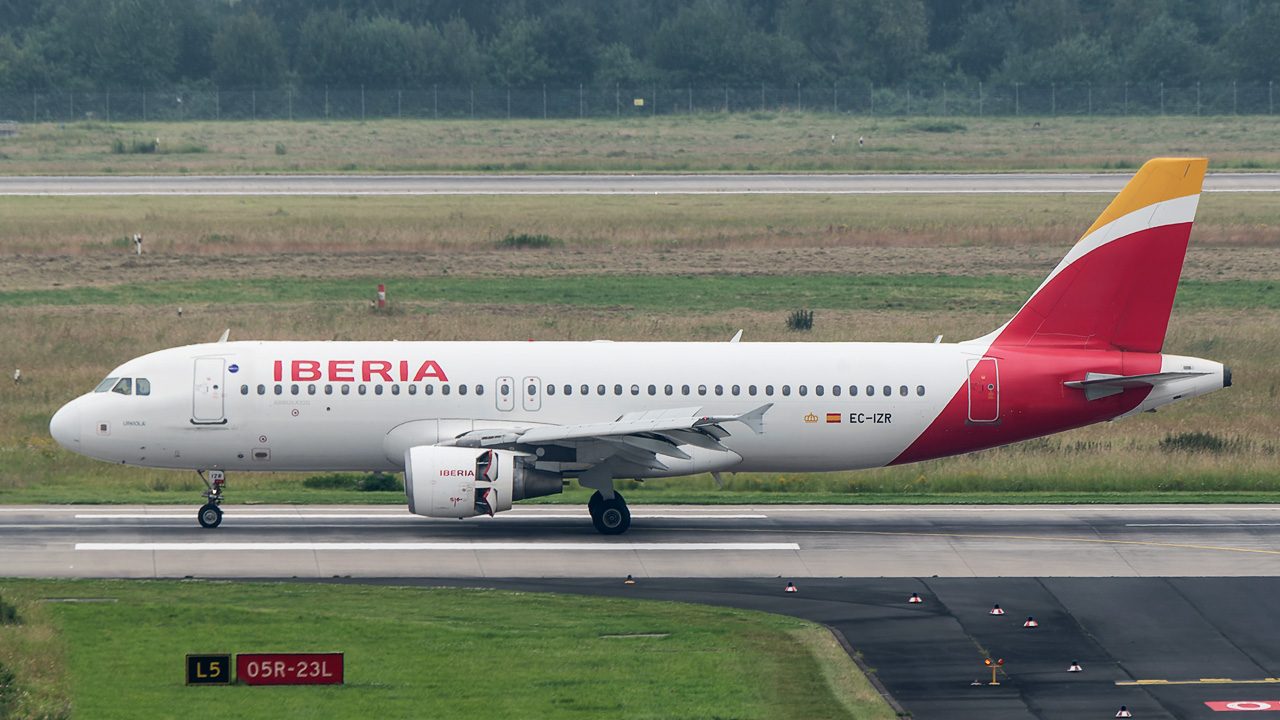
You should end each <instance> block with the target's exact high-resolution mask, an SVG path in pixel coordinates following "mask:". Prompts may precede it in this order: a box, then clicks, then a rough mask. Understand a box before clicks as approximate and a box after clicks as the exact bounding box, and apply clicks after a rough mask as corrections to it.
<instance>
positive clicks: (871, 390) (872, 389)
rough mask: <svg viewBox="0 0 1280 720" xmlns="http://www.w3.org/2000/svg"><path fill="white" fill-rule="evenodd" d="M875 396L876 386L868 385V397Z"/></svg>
mask: <svg viewBox="0 0 1280 720" xmlns="http://www.w3.org/2000/svg"><path fill="white" fill-rule="evenodd" d="M875 394H876V386H875V385H868V386H867V397H872V396H874V395H875Z"/></svg>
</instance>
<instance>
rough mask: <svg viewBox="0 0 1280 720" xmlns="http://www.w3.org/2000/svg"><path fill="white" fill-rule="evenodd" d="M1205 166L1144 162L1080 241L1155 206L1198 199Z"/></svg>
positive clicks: (1185, 161) (1190, 161) (1202, 162)
mask: <svg viewBox="0 0 1280 720" xmlns="http://www.w3.org/2000/svg"><path fill="white" fill-rule="evenodd" d="M1208 166H1209V161H1208V160H1207V159H1205V158H1156V159H1155V160H1149V161H1147V163H1146V164H1145V165H1143V166H1142V169H1140V170H1138V173H1137V174H1136V175H1134V176H1133V179H1131V180H1130V181H1129V184H1128V185H1125V186H1124V189H1123V190H1121V191H1120V194H1119V195H1117V196H1116V199H1115V200H1112V201H1111V204H1110V205H1108V206H1107V209H1106V210H1105V211H1104V212H1103V213H1102V215H1101V216H1099V217H1098V219H1097V220H1095V221H1094V223H1093V226H1092V227H1090V228H1089V230H1088V232H1086V233H1085V234H1084V236H1082V237H1087V236H1088V235H1089V233H1092V232H1093V231H1094V230H1097V229H1098V228H1100V227H1102V226H1103V225H1106V224H1107V223H1109V222H1111V221H1113V220H1116V219H1118V218H1122V217H1124V216H1125V215H1128V214H1129V213H1131V212H1135V211H1137V210H1141V209H1142V208H1145V207H1149V206H1151V205H1155V204H1156V203H1158V202H1163V201H1165V200H1173V199H1175V198H1182V197H1187V196H1190V195H1199V194H1200V187H1201V185H1203V184H1204V172H1205V168H1207V167H1208Z"/></svg>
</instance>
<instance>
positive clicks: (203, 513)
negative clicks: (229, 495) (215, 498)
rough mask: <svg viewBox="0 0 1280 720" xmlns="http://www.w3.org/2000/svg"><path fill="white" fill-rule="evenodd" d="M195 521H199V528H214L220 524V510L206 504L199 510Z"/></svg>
mask: <svg viewBox="0 0 1280 720" xmlns="http://www.w3.org/2000/svg"><path fill="white" fill-rule="evenodd" d="M196 519H198V520H199V521H200V527H203V528H216V527H218V526H219V525H221V524H222V508H220V507H218V506H217V505H214V504H213V503H207V504H206V505H204V506H203V507H201V508H200V513H199V514H198V515H196Z"/></svg>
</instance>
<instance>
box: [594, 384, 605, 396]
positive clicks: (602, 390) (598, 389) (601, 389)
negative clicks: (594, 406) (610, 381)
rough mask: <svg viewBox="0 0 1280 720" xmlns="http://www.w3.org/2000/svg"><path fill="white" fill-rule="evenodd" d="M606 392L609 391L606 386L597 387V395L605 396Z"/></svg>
mask: <svg viewBox="0 0 1280 720" xmlns="http://www.w3.org/2000/svg"><path fill="white" fill-rule="evenodd" d="M605 392H607V391H606V390H605V389H604V386H603V385H597V386H596V394H597V395H604V394H605Z"/></svg>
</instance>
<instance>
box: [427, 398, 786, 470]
mask: <svg viewBox="0 0 1280 720" xmlns="http://www.w3.org/2000/svg"><path fill="white" fill-rule="evenodd" d="M771 407H773V403H768V404H765V405H761V406H760V407H758V408H756V409H754V410H751V411H750V412H745V413H742V414H740V415H703V414H702V412H701V410H702V409H701V408H699V407H689V408H672V409H668V410H650V411H646V412H634V413H627V414H625V415H622V416H621V417H619V418H618V419H616V420H613V421H611V422H601V423H583V424H580V425H541V426H537V427H530V428H509V429H491V430H473V431H472V432H469V433H466V434H463V435H460V436H458V437H457V438H454V440H453V442H452V444H453V445H458V446H461V447H484V448H508V449H519V448H520V447H521V446H524V447H525V448H526V449H527V448H528V447H530V446H533V447H538V446H547V445H559V446H563V447H571V448H576V449H578V450H579V453H578V455H579V461H580V462H581V463H583V464H586V465H596V464H599V463H600V462H603V461H605V460H607V459H609V458H611V457H614V456H619V457H618V459H620V460H625V461H627V462H630V463H633V464H637V465H640V466H642V467H648V468H654V469H666V465H665V464H663V463H662V461H661V460H660V459H659V457H668V458H678V459H681V460H688V459H690V457H691V456H690V455H689V453H687V452H685V451H684V450H682V449H681V446H683V445H691V446H693V447H698V448H704V449H706V450H717V451H721V452H727V451H728V448H726V447H725V446H724V445H723V444H721V442H720V441H721V440H722V439H724V438H726V437H729V435H730V434H731V433H730V432H729V431H728V430H726V429H725V428H724V425H726V424H728V423H733V422H740V423H742V424H744V425H746V426H747V427H749V428H751V430H752V431H753V432H755V433H756V434H757V435H758V434H760V433H763V432H764V414H765V413H766V412H768V410H769V408H771ZM584 450H588V451H589V452H588V453H587V456H586V457H583V452H582V451H584Z"/></svg>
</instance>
